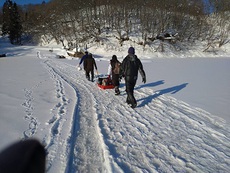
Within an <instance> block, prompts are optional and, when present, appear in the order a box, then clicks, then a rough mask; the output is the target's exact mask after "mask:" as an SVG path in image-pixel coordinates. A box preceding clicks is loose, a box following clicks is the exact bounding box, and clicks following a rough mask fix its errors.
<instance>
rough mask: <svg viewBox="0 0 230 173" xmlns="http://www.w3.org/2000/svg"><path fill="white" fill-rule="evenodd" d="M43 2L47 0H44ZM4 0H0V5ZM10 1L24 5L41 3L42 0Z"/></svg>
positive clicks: (47, 0)
mask: <svg viewBox="0 0 230 173" xmlns="http://www.w3.org/2000/svg"><path fill="white" fill-rule="evenodd" d="M44 1H45V2H49V0H44ZM5 2H6V1H5V0H0V6H3V4H4V3H5ZM12 2H16V4H17V5H25V4H41V3H42V2H43V0H12Z"/></svg>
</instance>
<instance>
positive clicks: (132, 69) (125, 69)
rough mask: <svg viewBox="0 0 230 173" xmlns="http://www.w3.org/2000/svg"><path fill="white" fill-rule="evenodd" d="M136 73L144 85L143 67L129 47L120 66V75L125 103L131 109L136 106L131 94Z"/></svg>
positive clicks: (133, 50) (132, 49)
mask: <svg viewBox="0 0 230 173" xmlns="http://www.w3.org/2000/svg"><path fill="white" fill-rule="evenodd" d="M138 71H139V72H140V74H141V76H142V82H143V83H146V75H145V71H144V69H143V65H142V63H141V61H140V59H139V58H138V57H137V56H136V55H135V49H134V48H133V47H130V48H129V50H128V55H127V56H126V57H125V59H124V60H123V62H122V64H121V72H120V75H121V76H122V77H124V78H125V86H126V93H127V99H126V102H127V103H128V104H129V105H131V107H132V108H135V107H136V106H137V101H136V99H135V97H134V95H133V92H134V87H135V85H136V81H137V77H138Z"/></svg>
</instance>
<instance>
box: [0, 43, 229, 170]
mask: <svg viewBox="0 0 230 173" xmlns="http://www.w3.org/2000/svg"><path fill="white" fill-rule="evenodd" d="M0 49H1V50H0V53H4V52H7V57H3V58H0V80H1V83H0V97H1V99H0V112H1V113H0V117H1V121H0V137H1V142H0V149H1V150H3V149H4V148H5V147H7V146H8V145H9V144H11V143H12V142H15V141H18V140H24V139H28V138H36V139H38V140H39V141H40V142H41V143H42V144H43V145H44V146H45V148H46V150H47V161H46V170H47V172H48V173H63V172H66V173H74V172H81V173H84V172H85V173H91V172H92V173H96V172H100V173H101V172H102V173H111V172H113V173H123V172H124V173H128V172H135V173H147V172H148V173H158V172H160V173H161V172H165V173H171V172H224V173H227V172H230V128H229V127H230V126H229V124H230V115H229V112H230V107H229V105H230V68H229V67H230V56H228V55H225V56H222V55H220V56H215V57H211V58H208V57H204V56H201V57H198V56H197V57H193V58H189V57H184V56H183V58H175V57H174V58H173V56H172V58H156V57H154V55H152V56H153V57H151V54H150V53H149V54H146V55H145V56H143V57H147V58H142V56H141V53H140V52H141V51H139V52H138V50H137V51H136V52H137V56H138V57H139V58H140V59H141V61H142V63H143V66H144V70H145V72H146V75H147V83H146V84H143V83H142V82H141V76H140V75H139V79H138V82H137V85H136V87H135V93H134V94H135V97H136V99H137V103H138V106H137V108H135V109H132V108H130V107H129V106H127V105H126V104H125V100H126V93H125V86H124V81H122V82H121V88H120V90H121V95H120V96H115V95H114V91H113V90H102V89H100V88H99V87H98V86H97V85H96V81H95V82H90V81H88V80H86V78H85V74H84V72H83V71H78V69H77V65H78V63H79V59H77V58H73V59H72V58H70V57H68V59H58V58H57V56H56V55H57V54H61V53H62V52H63V50H62V49H60V48H58V47H57V48H53V52H50V51H49V49H50V48H48V47H39V46H12V45H9V44H8V43H7V42H6V40H4V39H1V42H0ZM90 51H91V52H92V53H93V54H94V56H95V59H96V63H97V65H98V70H99V73H102V74H104V73H106V72H107V67H108V64H109V59H110V58H111V57H112V55H113V54H115V53H117V52H106V53H105V52H104V51H102V50H100V49H95V48H91V49H90ZM126 54H127V51H122V52H119V53H118V58H119V60H121V61H122V59H123V57H124V56H126Z"/></svg>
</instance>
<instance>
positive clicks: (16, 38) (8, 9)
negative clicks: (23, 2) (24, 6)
mask: <svg viewBox="0 0 230 173" xmlns="http://www.w3.org/2000/svg"><path fill="white" fill-rule="evenodd" d="M2 34H3V35H9V38H10V42H11V43H12V44H19V43H21V35H22V25H21V20H20V15H19V12H18V7H17V4H16V3H13V2H12V1H11V0H6V2H5V3H4V5H3V25H2Z"/></svg>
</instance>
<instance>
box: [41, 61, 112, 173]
mask: <svg viewBox="0 0 230 173" xmlns="http://www.w3.org/2000/svg"><path fill="white" fill-rule="evenodd" d="M45 63H46V64H47V65H48V66H49V68H51V69H52V70H53V71H54V72H55V73H56V74H57V75H59V76H60V77H61V78H62V79H63V80H65V81H66V82H67V83H68V84H70V85H71V86H72V87H73V88H74V89H75V92H76V97H77V103H76V107H75V112H74V115H73V124H72V130H71V136H70V137H69V142H68V143H69V147H70V148H69V161H68V165H67V167H66V171H65V172H95V171H96V172H108V170H110V168H109V166H108V165H109V164H108V163H106V162H107V159H106V158H105V157H106V156H105V155H106V151H105V150H104V148H103V146H101V144H102V143H103V139H102V136H101V135H100V132H99V129H98V127H97V124H98V123H97V116H96V114H95V112H96V111H95V108H94V107H95V104H96V103H95V101H94V98H93V95H92V94H90V92H88V91H87V88H90V87H91V86H90V85H92V84H87V85H84V86H81V85H79V84H78V81H77V79H82V75H79V76H75V75H73V74H75V73H72V72H71V71H70V70H68V71H67V72H65V70H66V69H69V66H66V67H65V68H63V67H64V66H65V65H64V64H62V65H61V66H60V65H58V64H55V63H54V62H51V61H46V62H45ZM74 70H76V69H74ZM70 74H72V75H70ZM80 83H82V82H80ZM82 96H83V97H82ZM89 98H91V99H89ZM89 100H90V102H89ZM85 132H87V133H85ZM95 132H96V133H95ZM86 144H87V147H86ZM92 155H94V156H92ZM109 172H110V171H109Z"/></svg>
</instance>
